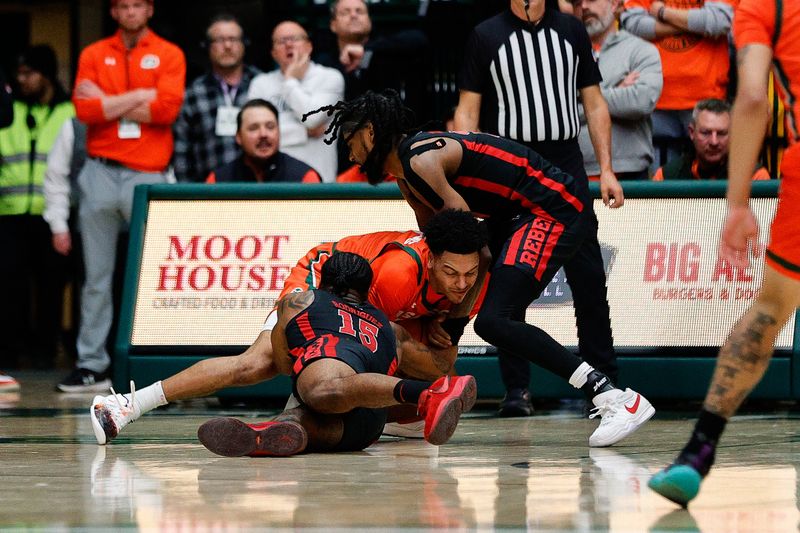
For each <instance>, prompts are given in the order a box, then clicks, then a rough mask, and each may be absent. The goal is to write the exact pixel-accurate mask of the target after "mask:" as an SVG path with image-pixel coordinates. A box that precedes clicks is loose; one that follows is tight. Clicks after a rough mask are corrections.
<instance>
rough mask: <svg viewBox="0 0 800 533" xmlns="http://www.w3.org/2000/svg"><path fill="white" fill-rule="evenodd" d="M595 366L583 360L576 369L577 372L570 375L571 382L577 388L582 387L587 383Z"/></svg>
mask: <svg viewBox="0 0 800 533" xmlns="http://www.w3.org/2000/svg"><path fill="white" fill-rule="evenodd" d="M593 370H594V367H592V365H590V364H589V363H586V362H583V363H581V365H580V366H579V367H578V368H576V369H575V372H573V373H572V375H571V376H570V377H569V384H570V385H572V386H573V387H575V388H576V389H580V388H581V387H583V386H584V385H586V380H587V378H588V377H589V374H591V373H592V371H593Z"/></svg>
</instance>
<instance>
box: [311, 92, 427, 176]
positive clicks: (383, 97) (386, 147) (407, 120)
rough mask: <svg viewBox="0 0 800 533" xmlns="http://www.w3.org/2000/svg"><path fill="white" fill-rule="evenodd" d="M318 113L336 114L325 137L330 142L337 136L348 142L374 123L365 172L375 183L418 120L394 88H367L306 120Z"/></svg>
mask: <svg viewBox="0 0 800 533" xmlns="http://www.w3.org/2000/svg"><path fill="white" fill-rule="evenodd" d="M316 113H327V114H328V116H331V115H333V120H332V121H331V123H330V125H329V126H328V129H326V130H325V135H328V134H330V137H328V138H326V139H325V143H326V144H333V143H334V141H336V139H337V137H341V138H342V139H344V142H348V141H350V139H352V138H353V135H355V134H356V132H358V130H360V129H361V128H363V127H365V126H366V125H367V124H372V129H373V132H374V138H373V142H374V146H373V148H372V150H370V152H369V155H367V159H366V161H364V163H363V164H362V165H361V171H362V172H364V173H365V174H366V175H367V180H368V181H369V182H370V183H371V184H373V185H375V184H377V183H380V182H382V181H383V180H384V178H385V177H386V176H385V174H384V172H383V165H384V163H385V162H386V158H387V157H388V155H389V153H390V152H391V151H392V149H394V148H395V147H396V146H397V144H398V143H399V142H400V139H402V138H403V135H405V134H406V133H408V132H409V131H410V130H411V127H412V124H413V123H414V113H413V111H411V110H410V109H409V108H407V107H406V106H405V105H404V104H403V101H402V100H401V99H400V95H399V94H398V93H397V91H395V90H394V89H386V90H384V91H383V92H381V93H376V92H373V91H367V92H366V93H364V94H362V95H361V96H359V97H357V98H353V99H352V100H350V101H348V102H341V101H340V102H337V103H335V104H333V105H327V106H323V107H320V108H319V109H315V110H314V111H310V112H308V113H306V114H304V115H303V120H305V119H306V118H307V117H309V116H311V115H314V114H316Z"/></svg>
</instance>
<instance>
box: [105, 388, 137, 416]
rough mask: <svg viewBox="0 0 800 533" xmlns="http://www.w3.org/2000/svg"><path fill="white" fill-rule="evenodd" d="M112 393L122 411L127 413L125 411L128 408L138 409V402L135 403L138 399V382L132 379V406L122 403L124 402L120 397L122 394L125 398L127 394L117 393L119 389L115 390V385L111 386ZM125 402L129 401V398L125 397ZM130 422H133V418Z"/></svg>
mask: <svg viewBox="0 0 800 533" xmlns="http://www.w3.org/2000/svg"><path fill="white" fill-rule="evenodd" d="M111 394H112V395H114V401H116V402H117V408H118V410H119V412H120V413H122V414H127V413H126V412H125V410H126V409H130V410H135V409H136V404H135V403H134V402H135V401H136V384H135V383H134V382H133V380H131V401H130V407H128V406H127V405H122V402H121V401H119V397H120V396H122V397H123V398H125V396H124V395H122V394H117V391H115V390H114V387H111ZM125 403H128V400H127V398H126V399H125ZM130 422H133V420H131V421H130Z"/></svg>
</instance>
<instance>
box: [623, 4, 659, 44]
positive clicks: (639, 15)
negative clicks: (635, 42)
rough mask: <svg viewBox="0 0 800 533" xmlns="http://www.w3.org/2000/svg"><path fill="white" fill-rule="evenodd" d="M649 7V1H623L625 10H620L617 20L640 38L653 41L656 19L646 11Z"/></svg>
mask: <svg viewBox="0 0 800 533" xmlns="http://www.w3.org/2000/svg"><path fill="white" fill-rule="evenodd" d="M649 7H650V2H649V1H648V2H641V1H631V0H629V1H627V2H625V11H623V12H622V14H621V15H620V17H619V20H620V23H621V24H622V27H623V28H625V30H627V31H629V32H631V33H632V34H634V35H636V36H637V37H641V38H642V39H647V40H648V41H653V40H655V38H656V19H654V18H653V17H651V16H650V13H648V11H647V10H648V8H649Z"/></svg>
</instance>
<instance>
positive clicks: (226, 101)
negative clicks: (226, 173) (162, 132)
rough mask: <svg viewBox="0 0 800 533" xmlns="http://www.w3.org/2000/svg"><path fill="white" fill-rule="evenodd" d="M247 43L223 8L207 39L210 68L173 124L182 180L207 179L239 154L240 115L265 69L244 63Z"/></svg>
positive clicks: (193, 87)
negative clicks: (237, 132) (249, 91)
mask: <svg viewBox="0 0 800 533" xmlns="http://www.w3.org/2000/svg"><path fill="white" fill-rule="evenodd" d="M246 45H247V42H246V39H245V38H244V34H243V30H242V26H241V25H240V24H239V21H238V20H237V19H236V17H234V16H233V15H231V14H230V13H221V14H218V15H216V16H214V17H213V18H212V19H211V23H210V24H209V25H208V29H207V30H206V38H205V40H204V41H203V43H202V46H203V47H204V48H206V49H207V50H208V59H209V61H210V62H211V71H210V72H208V73H206V74H204V75H203V76H200V77H199V78H197V79H196V80H194V81H193V82H192V84H191V85H190V86H189V88H188V89H187V90H186V97H185V99H184V101H183V106H182V107H181V112H180V115H178V120H177V121H176V122H175V125H174V127H173V130H174V133H175V153H174V156H173V164H174V166H175V176H176V177H177V178H178V180H180V181H199V182H202V181H203V180H205V179H206V176H208V174H209V172H211V171H212V170H214V169H215V168H217V167H218V166H220V165H222V164H224V163H227V162H228V161H232V160H234V159H236V157H237V156H238V155H239V149H238V146H237V144H236V141H235V136H236V115H237V113H238V112H239V109H241V107H242V105H243V104H244V103H245V102H246V101H247V91H248V89H249V88H250V83H251V81H252V80H253V78H254V77H256V76H257V75H258V74H260V73H261V71H260V70H258V69H257V68H255V67H254V66H251V65H245V64H244V52H245V46H246Z"/></svg>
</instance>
